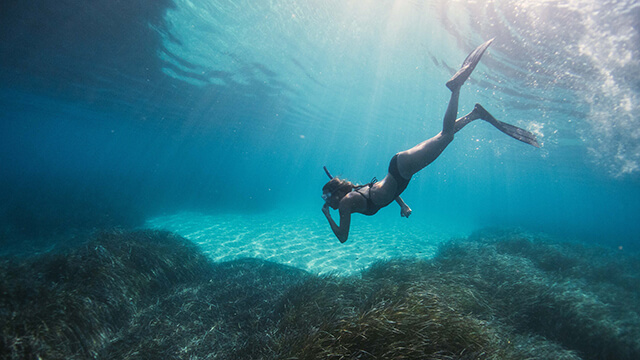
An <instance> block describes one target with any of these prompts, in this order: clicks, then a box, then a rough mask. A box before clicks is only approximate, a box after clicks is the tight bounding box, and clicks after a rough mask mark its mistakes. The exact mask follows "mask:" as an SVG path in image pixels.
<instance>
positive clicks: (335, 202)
mask: <svg viewBox="0 0 640 360" xmlns="http://www.w3.org/2000/svg"><path fill="white" fill-rule="evenodd" d="M322 198H323V199H324V201H325V202H326V203H327V205H329V207H331V208H332V209H334V210H337V209H338V206H339V205H340V198H339V197H338V194H336V193H331V192H325V193H323V194H322Z"/></svg>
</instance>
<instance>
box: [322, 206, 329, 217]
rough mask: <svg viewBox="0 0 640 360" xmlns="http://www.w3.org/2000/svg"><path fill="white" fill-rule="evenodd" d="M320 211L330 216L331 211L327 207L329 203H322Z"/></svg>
mask: <svg viewBox="0 0 640 360" xmlns="http://www.w3.org/2000/svg"><path fill="white" fill-rule="evenodd" d="M322 213H323V214H324V216H326V217H331V211H330V209H329V203H324V205H322Z"/></svg>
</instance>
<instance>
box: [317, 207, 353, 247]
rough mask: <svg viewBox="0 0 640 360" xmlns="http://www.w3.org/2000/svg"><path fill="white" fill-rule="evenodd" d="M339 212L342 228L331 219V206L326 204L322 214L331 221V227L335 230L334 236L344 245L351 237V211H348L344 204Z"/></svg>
mask: <svg viewBox="0 0 640 360" xmlns="http://www.w3.org/2000/svg"><path fill="white" fill-rule="evenodd" d="M338 210H339V212H340V226H338V224H336V222H335V221H333V219H332V218H331V212H330V210H329V205H328V204H326V203H325V204H324V206H323V207H322V213H323V214H324V216H326V218H327V220H328V221H329V225H330V226H331V230H333V233H334V235H335V236H336V237H337V238H338V240H340V242H341V243H344V242H345V241H347V238H348V237H349V227H350V226H351V211H350V210H348V209H347V207H346V206H344V205H343V204H342V202H341V204H340V207H339V208H338Z"/></svg>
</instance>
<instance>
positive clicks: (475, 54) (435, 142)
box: [397, 39, 493, 179]
mask: <svg viewBox="0 0 640 360" xmlns="http://www.w3.org/2000/svg"><path fill="white" fill-rule="evenodd" d="M492 41H493V39H491V40H489V41H487V42H485V43H484V44H482V45H480V46H478V47H477V48H476V49H475V50H473V51H472V52H471V53H470V54H469V56H467V58H466V59H465V60H464V62H463V63H462V67H461V68H460V70H458V72H457V73H455V74H454V75H453V77H452V78H451V80H449V81H447V84H446V85H447V87H448V88H449V89H450V90H451V98H450V99H449V105H448V106H447V111H446V112H445V113H444V119H443V120H442V131H441V132H440V133H439V134H438V135H436V136H434V137H432V138H431V139H429V140H426V141H423V142H421V143H420V144H418V145H416V146H414V147H412V148H411V149H409V150H405V151H402V152H400V153H398V159H397V160H398V172H399V173H400V175H401V176H402V177H404V178H405V179H410V178H411V176H412V175H413V174H415V173H417V172H418V171H420V170H422V169H423V168H424V167H425V166H427V165H429V164H431V163H432V162H433V161H434V160H435V159H437V158H438V156H440V154H442V152H443V151H444V149H445V148H446V147H447V145H449V143H451V141H452V140H453V135H454V134H455V132H456V116H457V114H458V99H459V98H460V88H461V87H462V85H463V84H464V82H465V81H466V80H467V79H468V78H469V75H471V73H472V72H473V69H475V67H476V65H477V64H478V62H479V61H480V58H482V55H483V54H484V52H485V50H487V48H488V47H489V45H491V42H492ZM472 113H473V112H472ZM470 115H471V114H469V115H467V116H466V117H463V118H461V119H465V118H466V119H465V121H467V122H466V123H465V124H464V125H466V124H467V123H468V122H470V121H471V120H474V119H471V120H470V118H468V117H469V116H470ZM460 125H462V124H461V123H460ZM464 125H462V126H464ZM462 126H460V127H459V128H458V130H459V129H460V128H462Z"/></svg>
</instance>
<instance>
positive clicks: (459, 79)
mask: <svg viewBox="0 0 640 360" xmlns="http://www.w3.org/2000/svg"><path fill="white" fill-rule="evenodd" d="M494 39H495V38H494ZM494 39H491V40H489V41H487V42H485V43H484V44H482V45H480V46H478V47H477V48H476V49H475V50H473V51H472V52H471V53H470V54H469V55H468V56H467V58H466V59H464V62H463V63H462V66H461V67H460V70H458V72H457V73H455V74H454V75H453V77H452V78H451V80H449V81H447V84H446V85H447V87H448V88H449V90H451V91H455V90H459V89H460V87H461V86H462V84H464V82H465V81H467V79H468V78H469V75H471V73H472V72H473V69H475V68H476V65H478V62H480V58H482V54H484V52H485V50H487V48H488V47H489V45H491V43H492V42H493V40H494Z"/></svg>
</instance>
